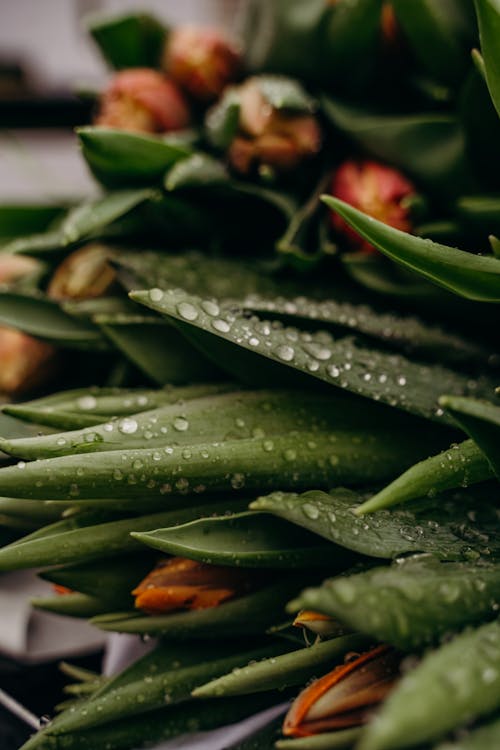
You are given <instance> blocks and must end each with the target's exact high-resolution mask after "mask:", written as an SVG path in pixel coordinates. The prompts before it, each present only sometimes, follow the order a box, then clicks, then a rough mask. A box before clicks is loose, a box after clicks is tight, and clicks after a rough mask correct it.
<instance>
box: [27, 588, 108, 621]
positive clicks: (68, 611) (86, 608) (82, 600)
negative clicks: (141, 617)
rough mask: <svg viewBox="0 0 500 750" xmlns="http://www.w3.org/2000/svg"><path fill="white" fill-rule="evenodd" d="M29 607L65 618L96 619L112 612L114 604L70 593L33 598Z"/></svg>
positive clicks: (86, 595) (77, 593)
mask: <svg viewBox="0 0 500 750" xmlns="http://www.w3.org/2000/svg"><path fill="white" fill-rule="evenodd" d="M30 603H31V605H32V606H33V607H35V608H36V609H42V610H44V611H45V612H52V613H53V614H56V615H65V616H67V617H82V618H85V619H88V618H89V617H97V616H98V615H103V614H106V613H107V612H109V611H112V609H113V605H114V606H117V605H116V603H115V602H113V601H109V599H108V598H107V597H106V598H104V599H99V598H98V597H96V596H89V595H88V594H80V593H79V592H71V593H69V594H63V595H61V594H56V595H55V596H45V597H41V596H40V597H35V598H33V599H31V602H30Z"/></svg>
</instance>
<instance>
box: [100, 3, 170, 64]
mask: <svg viewBox="0 0 500 750" xmlns="http://www.w3.org/2000/svg"><path fill="white" fill-rule="evenodd" d="M85 22H86V26H87V29H88V31H89V32H90V34H91V35H92V37H93V39H94V41H95V42H96V44H97V46H98V47H99V49H100V51H101V53H102V55H103V57H104V59H105V60H106V62H107V63H109V65H111V66H112V67H113V68H116V69H117V70H121V69H122V68H155V67H157V66H158V65H159V64H160V58H161V52H162V48H163V45H164V43H165V36H166V29H165V27H164V26H163V25H162V24H161V23H160V22H159V21H158V20H157V19H156V18H154V17H153V16H151V15H149V14H147V13H140V14H139V13H126V14H121V15H118V16H113V17H111V18H110V17H109V16H108V15H101V14H99V15H98V14H92V15H90V16H87V18H86V19H85Z"/></svg>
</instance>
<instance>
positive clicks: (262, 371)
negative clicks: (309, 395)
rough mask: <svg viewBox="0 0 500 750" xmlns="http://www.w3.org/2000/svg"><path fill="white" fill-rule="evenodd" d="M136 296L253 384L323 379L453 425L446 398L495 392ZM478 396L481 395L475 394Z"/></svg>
mask: <svg viewBox="0 0 500 750" xmlns="http://www.w3.org/2000/svg"><path fill="white" fill-rule="evenodd" d="M381 226H385V225H381ZM483 260H486V259H485V258H483ZM495 263H498V265H499V266H500V262H498V261H495ZM130 296H131V298H132V299H133V300H135V301H136V302H140V303H141V304H143V305H145V306H147V307H149V308H152V309H153V310H155V311H156V312H159V313H160V314H162V315H165V316H167V317H168V318H170V319H173V320H174V321H175V322H176V325H177V326H178V327H179V329H180V330H181V331H182V332H183V333H185V335H186V336H187V337H188V338H189V339H190V340H191V341H192V342H193V343H195V344H196V345H197V346H198V347H199V348H200V349H201V350H202V351H203V352H204V353H206V354H207V355H208V356H211V357H212V358H213V359H215V360H216V361H218V362H221V363H222V362H223V363H224V367H225V368H228V369H230V370H231V374H236V375H237V376H238V377H240V378H242V379H245V378H246V380H248V379H249V377H251V378H252V380H254V379H257V378H258V379H259V380H260V381H261V382H260V384H262V381H267V382H269V381H271V382H273V381H275V382H278V383H280V385H282V386H283V385H285V383H287V380H288V381H291V382H292V383H293V382H294V381H295V382H296V383H297V384H300V385H302V386H304V385H307V382H308V381H309V383H310V380H309V378H311V377H313V378H318V379H320V380H322V381H326V382H327V383H328V384H329V385H332V386H335V387H340V388H342V389H345V390H346V391H352V392H354V393H356V394H358V395H360V396H365V397H367V398H369V399H375V400H376V401H380V402H381V403H384V404H387V405H389V406H392V407H397V408H399V409H402V410H403V411H406V412H410V413H412V414H416V415H417V416H422V417H426V418H427V419H432V420H436V421H440V422H443V421H446V417H445V416H444V412H443V410H442V409H441V408H440V407H439V406H438V405H437V400H438V398H439V396H440V395H442V393H443V392H448V393H452V394H456V395H479V394H478V393H477V391H478V390H479V391H480V393H481V392H482V395H486V393H488V392H490V390H491V388H492V387H493V385H492V384H489V386H487V387H486V388H485V390H484V391H482V388H483V385H484V386H486V384H485V383H484V384H482V383H481V381H480V380H477V381H472V382H471V381H470V380H469V379H468V378H466V377H465V376H463V375H459V374H458V373H456V372H454V371H452V370H448V369H445V368H443V367H440V366H438V365H433V366H425V365H421V364H417V363H415V362H412V361H411V360H409V359H407V358H405V357H403V356H402V355H396V354H391V353H387V352H383V351H378V350H375V349H368V348H364V347H360V346H357V345H356V344H355V343H354V342H353V340H352V338H350V337H345V338H340V339H334V338H333V336H332V335H331V334H329V333H327V332H326V331H319V332H316V333H310V332H308V331H300V330H297V329H294V328H283V326H280V325H279V323H276V322H275V323H274V324H272V323H269V322H267V321H266V320H260V319H258V318H256V317H252V318H249V317H248V315H246V314H245V312H244V311H240V310H234V311H233V310H231V311H229V312H227V311H221V310H220V308H219V306H218V305H216V307H213V308H212V307H209V308H207V306H206V302H205V301H204V300H202V299H200V298H199V297H195V296H193V295H189V294H186V293H185V292H184V291H183V290H181V289H171V290H167V291H162V290H160V289H152V290H151V291H149V292H147V291H141V292H132V293H131V294H130ZM207 310H208V311H207ZM259 355H260V356H259ZM298 376H299V377H298ZM471 388H472V390H473V391H475V393H470V389H471Z"/></svg>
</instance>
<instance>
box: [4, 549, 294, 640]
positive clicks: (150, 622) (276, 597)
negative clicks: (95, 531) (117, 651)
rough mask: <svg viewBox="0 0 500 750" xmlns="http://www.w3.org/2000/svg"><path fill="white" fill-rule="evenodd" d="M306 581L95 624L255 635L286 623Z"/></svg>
mask: <svg viewBox="0 0 500 750" xmlns="http://www.w3.org/2000/svg"><path fill="white" fill-rule="evenodd" d="M0 552H1V550H0ZM276 581H277V582H276ZM306 581H307V578H306V577H305V576H304V575H303V574H299V573H298V572H295V573H294V575H293V580H292V579H290V578H282V579H281V580H280V579H279V578H278V577H277V576H276V578H275V579H274V580H273V582H271V583H270V584H269V585H268V586H266V587H265V588H263V589H259V590H257V591H254V592H252V593H250V594H246V595H245V596H240V597H238V598H236V599H232V600H230V601H226V602H224V603H223V604H220V605H219V606H218V607H210V608H208V609H198V610H191V611H190V612H173V613H170V614H167V615H156V616H151V615H149V616H146V615H143V616H141V615H137V614H135V613H132V612H122V613H116V614H115V615H104V616H102V617H95V618H94V619H93V620H92V624H93V625H96V626H97V627H98V628H100V629H101V630H106V631H108V630H110V631H113V632H118V633H139V634H148V635H161V636H162V637H164V638H178V639H180V640H184V639H191V638H195V639H196V638H221V637H229V638H235V637H239V636H240V635H241V636H243V635H256V634H259V633H264V632H266V631H267V630H268V629H269V628H270V627H271V626H272V625H276V624H277V623H278V622H282V621H283V617H284V614H285V604H286V602H287V601H288V600H289V599H290V598H291V597H292V596H294V595H296V594H297V593H298V591H299V590H300V588H301V587H302V586H304V583H305V582H306Z"/></svg>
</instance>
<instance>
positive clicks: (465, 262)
mask: <svg viewBox="0 0 500 750" xmlns="http://www.w3.org/2000/svg"><path fill="white" fill-rule="evenodd" d="M323 200H324V202H325V203H326V204H327V206H329V207H330V208H332V209H333V210H334V211H336V212H337V213H338V214H340V216H342V218H344V219H345V220H346V221H347V223H348V224H349V225H350V226H351V227H352V228H353V229H355V230H356V232H359V234H360V235H361V236H362V237H364V238H365V239H366V240H368V241H369V242H370V243H372V244H373V245H375V247H376V248H378V249H379V250H380V251H381V252H383V253H384V254H385V255H387V256H388V257H389V258H391V259H392V260H395V261H397V262H398V263H401V265H403V266H405V267H406V268H409V269H410V270H412V271H416V272H417V273H420V274H421V275H422V276H424V277H425V278H427V279H429V280H431V281H433V282H434V283H435V284H438V285H439V286H442V287H444V288H445V289H449V290H450V291H453V292H455V293H456V294H460V295H461V296H463V297H467V298H468V299H473V300H477V301H479V302H500V261H499V260H498V259H497V258H494V257H492V256H482V255H474V254H473V253H469V252H466V251H465V250H458V249H457V248H455V247H447V246H446V245H440V244H439V243H437V242H432V240H426V239H422V238H421V237H415V236H414V235H412V234H406V233H405V232H401V231H400V230H399V229H394V228H393V227H390V226H388V225H387V224H383V223H382V222H380V221H377V220H376V219H373V218H372V217H370V216H367V215H366V214H363V213H362V212H361V211H358V210H357V209H356V208H353V206H350V205H349V204H347V203H344V202H343V201H340V200H338V199H337V198H331V197H330V196H324V197H323Z"/></svg>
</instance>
